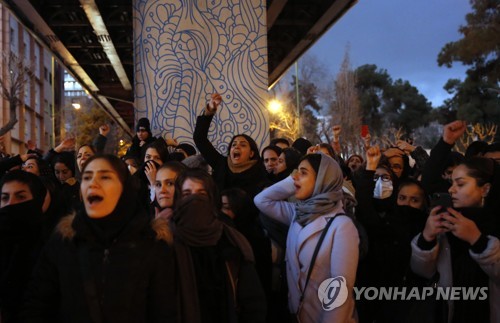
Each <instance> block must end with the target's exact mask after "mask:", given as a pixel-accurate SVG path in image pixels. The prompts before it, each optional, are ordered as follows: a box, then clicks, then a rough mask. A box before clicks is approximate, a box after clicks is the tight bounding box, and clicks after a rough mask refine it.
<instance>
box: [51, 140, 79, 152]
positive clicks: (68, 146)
mask: <svg viewBox="0 0 500 323" xmlns="http://www.w3.org/2000/svg"><path fill="white" fill-rule="evenodd" d="M73 150H75V138H66V139H64V140H63V141H61V143H60V144H59V146H57V147H56V148H54V151H55V152H57V153H60V152H63V151H73Z"/></svg>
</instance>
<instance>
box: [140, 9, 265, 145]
mask: <svg viewBox="0 0 500 323" xmlns="http://www.w3.org/2000/svg"><path fill="white" fill-rule="evenodd" d="M134 51H135V53H134V54H135V55H134V57H135V62H134V66H135V103H136V110H135V112H136V113H135V118H136V120H138V119H139V118H142V117H147V118H149V119H150V121H151V130H152V132H153V134H155V135H162V136H163V137H164V138H165V137H167V136H168V137H171V138H175V139H177V140H178V141H179V142H191V143H192V142H193V139H192V138H193V132H194V126H195V123H196V117H197V116H198V115H199V114H200V113H201V111H202V109H203V108H204V106H205V104H206V103H207V102H208V101H209V100H210V96H211V94H212V93H214V92H217V93H220V94H221V95H222V98H223V102H222V105H221V106H220V107H219V111H218V112H217V115H216V117H215V118H214V120H213V121H212V125H211V128H210V131H209V138H210V140H211V142H212V143H213V144H214V146H215V147H216V148H217V149H218V150H219V151H220V152H221V153H223V154H224V153H226V150H227V145H228V143H229V141H230V139H231V137H232V136H233V135H235V134H239V133H245V134H248V135H250V136H251V137H252V138H254V139H255V140H256V142H257V143H258V144H259V145H260V146H261V147H262V146H263V145H265V144H266V143H267V142H268V140H269V119H268V115H267V110H266V108H265V107H266V103H267V79H268V72H267V29H266V3H265V1H264V0H134Z"/></svg>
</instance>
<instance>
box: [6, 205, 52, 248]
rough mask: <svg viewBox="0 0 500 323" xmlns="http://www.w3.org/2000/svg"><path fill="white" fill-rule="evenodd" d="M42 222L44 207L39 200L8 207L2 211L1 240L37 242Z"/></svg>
mask: <svg viewBox="0 0 500 323" xmlns="http://www.w3.org/2000/svg"><path fill="white" fill-rule="evenodd" d="M42 221H43V215H42V207H41V205H40V202H39V201H37V200H29V201H26V202H22V203H18V204H13V205H7V206H5V207H3V208H1V209H0V240H2V241H6V240H11V239H12V240H17V239H23V240H24V239H29V240H33V239H35V240H36V239H38V238H39V237H40V230H41V227H42Z"/></svg>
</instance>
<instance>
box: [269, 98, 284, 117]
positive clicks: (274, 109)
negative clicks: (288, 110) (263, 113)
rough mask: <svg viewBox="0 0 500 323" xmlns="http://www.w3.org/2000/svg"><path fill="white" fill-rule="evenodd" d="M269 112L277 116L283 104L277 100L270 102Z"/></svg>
mask: <svg viewBox="0 0 500 323" xmlns="http://www.w3.org/2000/svg"><path fill="white" fill-rule="evenodd" d="M268 109H269V112H271V113H272V114H278V113H280V112H281V110H282V109H283V104H281V102H280V101H278V100H271V101H270V102H269V105H268Z"/></svg>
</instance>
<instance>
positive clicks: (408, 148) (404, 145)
mask: <svg viewBox="0 0 500 323" xmlns="http://www.w3.org/2000/svg"><path fill="white" fill-rule="evenodd" d="M396 146H398V148H399V149H401V150H402V151H404V152H405V154H407V155H409V154H410V153H412V152H413V151H414V150H415V149H416V148H417V147H415V146H413V145H411V144H410V143H408V142H407V141H404V140H398V141H396Z"/></svg>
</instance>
